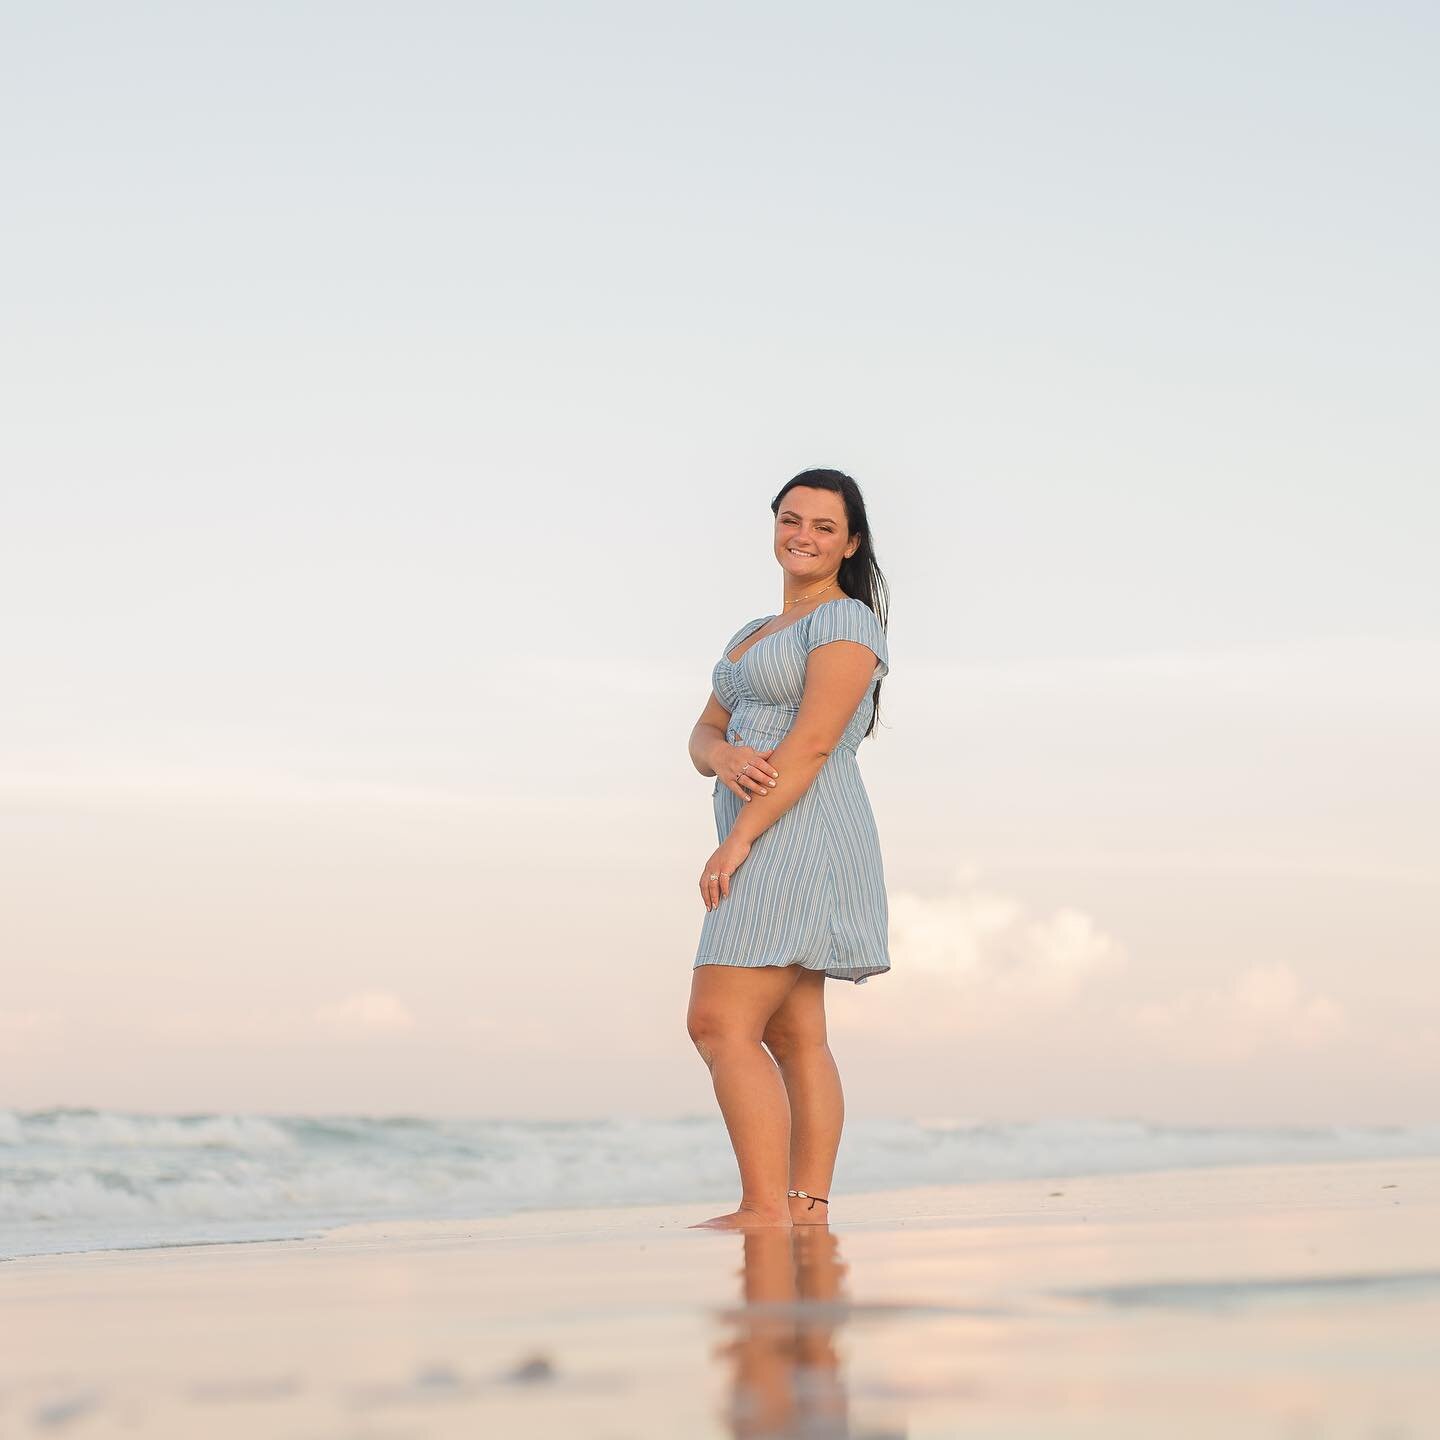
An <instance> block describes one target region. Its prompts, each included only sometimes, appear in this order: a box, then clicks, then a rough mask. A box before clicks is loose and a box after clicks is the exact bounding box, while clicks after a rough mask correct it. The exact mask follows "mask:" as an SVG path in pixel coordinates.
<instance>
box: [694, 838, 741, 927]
mask: <svg viewBox="0 0 1440 1440" xmlns="http://www.w3.org/2000/svg"><path fill="white" fill-rule="evenodd" d="M749 853H750V842H749V841H748V840H727V841H726V842H725V843H724V844H723V845H722V846H721V847H720V848H719V849H718V850H717V851H716V852H715V853H714V854H713V855H712V856H711V857H710V858H709V859H708V860H707V861H706V862H705V868H704V869H703V870H702V871H701V872H700V898H701V899H702V900H703V901H704V902H705V908H706V909H707V910H713V909H715V907H716V906H717V905H719V903H720V901H721V900H722V899H724V898H725V897H726V896H727V895H729V893H730V879H731V876H733V875H734V874H735V872H736V871H737V870H738V869H739V868H740V867H741V865H743V864H744V863H745V857H746V856H747V855H748V854H749Z"/></svg>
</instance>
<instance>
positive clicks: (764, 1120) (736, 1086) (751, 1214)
mask: <svg viewBox="0 0 1440 1440" xmlns="http://www.w3.org/2000/svg"><path fill="white" fill-rule="evenodd" d="M804 974H805V972H804V971H803V970H801V969H800V968H799V967H798V966H794V965H786V966H778V965H777V966H757V967H755V968H754V969H747V968H745V967H744V966H736V965H697V966H695V967H694V970H693V974H692V978H691V982H690V1011H689V1015H688V1016H687V1026H688V1028H689V1031H690V1038H691V1039H692V1040H693V1041H694V1042H695V1048H696V1049H697V1050H698V1051H699V1052H700V1056H701V1058H702V1059H703V1060H704V1061H705V1064H706V1065H707V1066H708V1067H709V1069H710V1078H711V1080H712V1082H713V1083H714V1086H715V1098H716V1100H718V1101H719V1102H720V1113H721V1114H722V1115H723V1116H724V1117H725V1128H726V1129H727V1130H728V1131H729V1132H730V1143H731V1145H732V1146H734V1148H735V1159H736V1161H737V1162H738V1163H739V1166H740V1205H739V1208H738V1209H736V1210H734V1211H731V1212H730V1213H729V1214H726V1215H717V1216H715V1217H714V1218H713V1219H710V1220H706V1221H705V1222H704V1223H705V1225H707V1226H711V1227H714V1228H716V1229H742V1228H746V1227H748V1226H752V1225H788V1224H790V1207H789V1205H788V1203H787V1201H786V1196H785V1191H786V1190H787V1189H788V1188H789V1177H790V1102H789V1099H788V1097H787V1095H786V1091H785V1084H784V1082H783V1081H782V1080H781V1078H780V1072H779V1071H778V1070H777V1069H776V1068H775V1062H774V1060H772V1059H771V1058H770V1056H769V1055H768V1054H767V1053H766V1051H765V1047H764V1046H763V1045H762V1044H761V1043H760V1037H761V1035H762V1034H763V1033H764V1031H765V1027H766V1025H767V1024H768V1023H769V1021H770V1018H771V1016H773V1015H774V1014H775V1012H776V1010H777V1009H778V1008H779V1007H780V1005H781V1004H782V1003H783V1002H784V1000H785V997H786V996H787V995H788V994H789V993H790V992H791V991H792V990H793V989H794V988H795V986H796V982H797V979H798V978H799V977H800V976H803V975H804ZM822 1193H823V1192H822Z"/></svg>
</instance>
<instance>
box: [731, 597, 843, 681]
mask: <svg viewBox="0 0 1440 1440" xmlns="http://www.w3.org/2000/svg"><path fill="white" fill-rule="evenodd" d="M854 598H855V597H854V596H853V595H837V596H836V597H835V598H834V599H833V600H822V601H821V602H820V604H819V605H817V606H816V607H815V610H819V609H820V608H821V607H822V606H825V605H838V604H839V603H840V602H841V601H842V600H853V599H854ZM815 610H807V611H806V612H805V614H804V615H802V616H801V617H800V620H792V621H791V622H790V624H789V625H782V626H781V627H780V628H779V629H778V630H772V631H771V632H770V633H769V634H768V635H762V636H761V637H760V638H759V639H758V640H757V641H756V642H755V645H763V644H764V643H765V642H766V641H767V640H773V639H774V638H775V637H776V636H777V635H783V634H784V633H785V632H786V631H787V630H789V629H791V628H793V627H794V626H796V625H798V624H800V621H801V620H804V619H805V617H806V616H807V615H813V614H814V613H815ZM779 613H780V612H778V611H777V612H776V614H779ZM775 618H776V616H775V615H766V616H764V617H763V618H762V619H761V621H760V624H759V625H757V626H755V628H754V629H753V630H747V631H746V632H745V633H744V634H743V635H742V636H741V637H740V640H739V643H740V644H742V645H744V644H745V641H747V640H748V639H749V638H750V637H751V636H752V635H753V634H754V633H755V631H756V630H759V629H760V628H761V626H763V625H768V624H769V623H770V622H771V621H772V620H774V619H775ZM755 645H745V648H744V649H743V650H742V651H741V652H740V658H739V659H738V660H732V659H731V658H730V652H729V651H728V650H727V651H726V652H725V653H724V654H723V655H722V656H721V657H720V658H721V659H722V660H723V661H724V662H725V663H726V664H727V665H738V664H739V663H740V661H741V660H743V659H744V658H745V657H746V656H747V655H748V654H749V653H750V652H751V651H752V650H753V649H754V648H755Z"/></svg>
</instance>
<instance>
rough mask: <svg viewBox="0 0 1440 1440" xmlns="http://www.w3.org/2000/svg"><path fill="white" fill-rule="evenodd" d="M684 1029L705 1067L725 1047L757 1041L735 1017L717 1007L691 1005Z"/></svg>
mask: <svg viewBox="0 0 1440 1440" xmlns="http://www.w3.org/2000/svg"><path fill="white" fill-rule="evenodd" d="M685 1028H686V1030H687V1031H688V1032H689V1034H690V1039H691V1041H692V1042H693V1043H694V1045H695V1048H696V1049H697V1050H698V1051H699V1052H700V1054H701V1055H702V1056H703V1057H704V1060H705V1063H706V1064H707V1065H708V1064H709V1063H710V1061H711V1060H712V1059H713V1058H714V1056H715V1054H716V1053H717V1052H718V1051H720V1050H722V1049H724V1048H725V1046H727V1045H743V1044H754V1043H755V1042H756V1039H757V1037H756V1036H754V1035H752V1034H750V1033H749V1029H748V1027H746V1026H744V1025H743V1024H740V1023H737V1021H736V1018H735V1016H734V1015H733V1014H732V1013H730V1012H729V1011H728V1010H727V1009H726V1008H725V1007H723V1006H719V1005H692V1006H691V1007H690V1012H689V1014H688V1015H687V1016H686V1017H685Z"/></svg>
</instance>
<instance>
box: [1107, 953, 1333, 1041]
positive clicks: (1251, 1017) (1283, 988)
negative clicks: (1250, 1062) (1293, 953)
mask: <svg viewBox="0 0 1440 1440" xmlns="http://www.w3.org/2000/svg"><path fill="white" fill-rule="evenodd" d="M1130 1018H1131V1022H1132V1024H1133V1026H1134V1029H1135V1030H1136V1032H1137V1033H1138V1034H1139V1035H1140V1036H1142V1037H1144V1038H1147V1039H1149V1040H1150V1041H1152V1042H1153V1043H1155V1044H1156V1045H1158V1046H1161V1047H1163V1048H1164V1049H1165V1051H1166V1052H1167V1053H1168V1054H1170V1055H1171V1056H1173V1057H1175V1058H1177V1059H1189V1060H1202V1061H1215V1060H1239V1059H1244V1058H1245V1057H1247V1056H1251V1055H1254V1054H1257V1053H1259V1052H1260V1051H1262V1050H1275V1049H1286V1050H1315V1049H1318V1048H1320V1047H1322V1046H1325V1045H1328V1044H1330V1043H1331V1042H1333V1041H1335V1040H1338V1039H1340V1038H1341V1037H1343V1036H1345V1035H1346V1034H1348V1032H1349V1029H1350V1022H1349V1017H1348V1016H1347V1015H1346V1013H1345V1010H1344V1008H1343V1007H1342V1006H1341V1005H1340V1004H1339V1003H1338V1002H1337V1001H1335V1000H1333V999H1331V997H1330V996H1328V995H1322V994H1308V995H1307V994H1305V993H1304V991H1303V989H1302V986H1301V983H1300V979H1299V977H1298V976H1297V975H1296V973H1295V971H1294V970H1293V969H1291V967H1290V966H1289V965H1285V964H1283V963H1276V964H1269V965H1256V966H1252V967H1251V968H1250V969H1248V970H1246V971H1244V972H1243V973H1242V974H1240V975H1239V976H1237V977H1236V979H1235V980H1233V981H1232V982H1231V983H1230V984H1229V985H1227V986H1223V987H1213V988H1209V989H1194V990H1187V991H1185V992H1184V993H1183V994H1181V995H1178V996H1176V997H1175V998H1174V999H1171V1000H1164V1001H1158V1002H1153V1003H1150V1004H1145V1005H1141V1006H1138V1007H1137V1008H1135V1009H1134V1010H1133V1011H1132V1012H1131V1017H1130Z"/></svg>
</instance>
